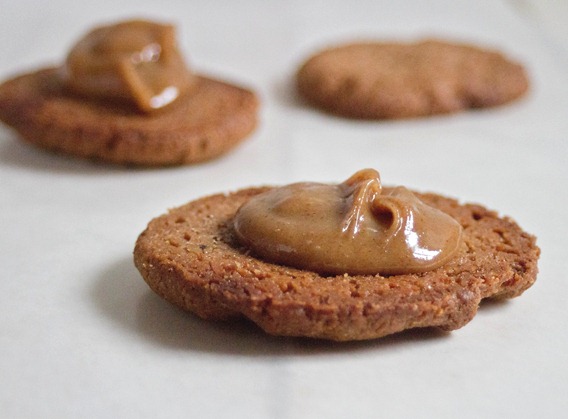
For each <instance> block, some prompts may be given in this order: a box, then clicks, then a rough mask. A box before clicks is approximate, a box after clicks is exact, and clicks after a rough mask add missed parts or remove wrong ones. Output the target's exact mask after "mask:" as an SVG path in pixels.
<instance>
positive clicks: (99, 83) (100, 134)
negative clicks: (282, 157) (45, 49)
mask: <svg viewBox="0 0 568 419" xmlns="http://www.w3.org/2000/svg"><path fill="white" fill-rule="evenodd" d="M257 108H258V100H257V98H256V96H255V94H254V93H253V92H251V91H249V90H246V89H244V88H241V87H238V86H234V85H231V84H228V83H225V82H222V81H219V80H215V79H212V78H209V77H206V76H203V75H197V74H194V73H193V72H191V71H190V70H189V69H187V67H186V66H185V63H184V62H183V58H182V57H181V55H180V54H179V52H178V51H177V49H176V47H175V38H174V30H173V27H172V26H170V25H159V24H156V23H152V22H146V21H128V22H121V23H118V24H116V25H111V26H103V27H100V28H96V29H95V30H93V31H92V32H90V33H89V34H88V35H87V36H86V37H85V38H83V39H82V40H80V41H79V42H78V43H77V45H76V46H75V47H74V48H73V49H72V50H71V52H70V53H69V55H68V57H67V60H66V62H65V64H64V65H63V66H61V67H58V68H46V69H41V70H38V71H35V72H32V73H28V74H23V75H21V76H19V77H16V78H14V79H12V80H8V81H6V82H5V83H3V84H2V85H0V120H2V121H4V122H5V123H6V124H7V125H9V126H11V127H13V128H14V129H15V130H16V131H17V132H18V133H19V134H20V137H21V138H22V139H23V140H25V141H27V142H30V143H32V144H35V145H37V146H40V147H42V148H45V149H48V150H52V151H56V152H61V153H64V154H68V155H72V156H77V157H83V158H93V159H98V160H103V161H107V162H112V163H120V164H134V165H146V166H154V165H178V164H187V163H197V162H202V161H205V160H209V159H212V158H215V157H218V156H220V155H222V154H224V153H226V152H228V151H229V150H231V149H232V148H233V147H234V146H236V145H237V144H238V143H240V142H241V141H242V140H243V139H245V138H246V137H247V136H248V135H249V134H250V133H251V132H252V131H253V130H254V128H255V126H256V120H257V116H256V114H257Z"/></svg>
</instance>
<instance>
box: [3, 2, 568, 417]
mask: <svg viewBox="0 0 568 419" xmlns="http://www.w3.org/2000/svg"><path fill="white" fill-rule="evenodd" d="M158 3H160V4H161V5H158ZM133 16H142V17H148V18H156V19H164V20H168V21H173V22H174V23H176V24H177V25H178V27H179V29H178V31H179V42H180V45H181V47H182V48H183V50H184V52H185V54H186V56H187V57H188V59H189V61H190V63H191V64H192V66H193V68H194V69H196V70H198V71H200V72H207V73H209V74H212V75H215V76H218V77H223V78H226V79H228V80H233V81H236V82H238V83H242V84H245V85H248V86H250V87H252V88H254V89H255V90H256V91H257V92H258V93H259V95H260V96H261V98H262V105H263V106H262V111H261V123H260V125H259V128H258V130H257V131H256V132H255V134H254V135H253V136H252V137H251V138H250V140H249V141H247V142H246V143H245V144H243V145H242V146H241V147H239V148H238V149H237V150H235V152H233V153H231V154H230V155H227V156H226V157H224V158H222V159H220V160H217V161H214V162H212V163H208V164H203V165H199V166H194V167H180V168H171V169H163V170H140V169H137V170H133V169H124V168H117V167H109V166H104V165H96V164H93V163H90V162H83V161H75V160H71V159H67V158H64V157H61V156H55V155H51V154H47V153H44V152H43V151H40V150H36V149H35V148H32V147H30V146H28V145H25V144H22V143H20V142H19V141H18V140H17V137H16V135H15V133H14V132H12V131H11V130H9V129H8V128H7V127H5V126H1V127H0V205H1V206H0V214H1V216H0V232H1V233H0V258H1V259H0V262H1V263H0V266H1V269H2V277H1V278H0V377H1V378H0V417H2V418H19V417H21V418H35V417H38V418H39V417H42V418H77V417H81V418H103V417H123V418H130V417H132V418H155V417H169V418H176V417H184V418H188V417H189V418H221V417H231V418H251V417H259V418H316V417H317V418H321V417H329V418H345V417H353V418H362V417H384V418H399V417H400V418H403V417H413V418H456V417H460V418H481V417H483V418H534V417H542V418H560V417H566V414H567V412H568V398H567V397H566V394H568V328H567V327H566V322H567V320H568V313H567V309H566V303H567V301H568V279H567V278H566V269H567V267H566V249H568V239H567V237H566V233H567V231H566V224H567V223H566V207H567V205H568V198H567V196H566V190H567V187H568V182H567V180H568V170H567V168H566V166H567V165H566V159H567V157H568V153H567V151H568V146H567V138H566V137H567V135H568V134H567V133H568V112H567V109H568V75H567V74H568V33H567V32H566V29H565V28H566V25H565V22H566V21H567V20H568V12H567V7H566V2H564V1H563V0H559V1H557V2H555V1H553V0H548V1H538V3H537V1H536V0H535V1H534V2H531V1H522V0H515V1H513V0H511V1H507V2H505V1H495V0H481V1H479V0H478V1H475V2H473V1H465V0H464V1H455V0H447V1H443V0H430V1H419V0H415V1H410V0H406V1H398V2H393V1H386V0H385V1H378V0H374V1H371V0H369V1H352V2H349V1H333V2H330V1H326V2H324V1H311V0H298V1H289V2H276V1H261V0H258V1H239V2H220V1H219V2H215V1H211V0H205V1H192V2H189V1H181V0H180V1H170V2H168V1H164V2H153V1H121V2H118V1H109V0H100V1H96V2H95V1H92V2H77V1H71V0H59V1H40V0H38V1H26V0H21V1H13V0H1V3H0V40H1V42H0V57H1V59H0V78H2V79H5V78H7V77H9V76H11V75H13V74H15V73H17V72H20V71H24V70H30V69H33V68H36V67H38V66H44V65H48V64H52V63H56V62H58V61H60V60H61V59H63V57H64V55H65V52H66V50H67V49H68V47H69V46H70V45H71V44H72V43H73V42H74V41H75V40H76V39H77V38H78V37H79V36H81V35H82V34H83V33H84V31H85V30H86V29H88V28H90V27H91V26H93V25H96V24H99V23H101V22H107V21H109V20H117V19H121V18H125V17H133ZM431 35H436V36H440V37H444V38H448V39H454V40H460V41H469V42H473V43H476V44H479V45H481V46H487V47H492V48H498V49H500V50H501V51H503V52H505V53H506V54H507V55H509V56H511V57H513V58H515V59H517V60H519V61H521V62H522V63H523V64H524V65H525V66H526V68H527V69H528V71H529V74H530V77H531V82H532V89H531V92H530V94H529V95H528V96H527V97H526V98H525V99H523V100H521V101H519V102H517V103H514V104H512V105H510V106H506V107H502V108H498V109H492V110H487V111H478V112H468V113H462V114H459V115H454V116H444V117H435V118H430V119H420V120H409V121H395V122H360V121H348V120H342V119H339V118H334V117H330V116H328V115H325V114H322V113H320V112H317V111H314V110H311V109H308V108H306V107H305V106H303V105H302V104H301V103H300V102H299V101H298V100H297V98H296V96H295V94H294V92H293V90H292V89H291V80H292V76H293V73H294V71H295V69H296V67H297V65H299V64H300V62H301V61H302V60H303V59H304V58H306V56H307V55H308V54H310V53H311V52H314V51H315V50H317V49H318V48H320V47H323V46H325V45H328V44H329V43H333V42H336V41H345V40H351V39H354V38H361V37H366V38H369V37H372V38H378V39H387V38H389V39H415V38H419V37H423V36H431ZM364 167H374V168H376V169H378V170H380V171H381V173H382V177H383V180H384V181H385V183H388V184H405V185H407V186H410V187H412V188H415V189H418V190H429V191H436V192H439V193H443V194H445V195H449V196H455V197H459V198H460V199H461V200H463V201H475V202H480V203H482V204H484V205H486V206H488V207H490V208H493V209H497V210H498V211H499V212H500V213H502V214H507V215H510V216H512V217H513V218H514V219H515V220H516V221H517V222H518V223H519V224H520V225H521V226H522V227H523V228H524V229H526V230H527V231H529V232H531V233H533V234H536V235H537V236H538V244H539V245H540V246H541V248H542V257H541V260H540V263H539V266H540V274H539V277H538V280H537V282H536V284H535V286H534V287H533V288H531V289H530V290H528V291H527V292H526V293H525V294H524V295H523V296H522V297H520V298H518V299H515V300H512V301H510V302H506V303H485V304H482V306H481V308H480V310H479V313H478V315H477V316H476V317H475V318H474V319H473V321H472V322H471V323H470V324H468V325H467V326H465V327H464V328H463V329H460V330H458V331H455V332H452V333H451V334H441V333H436V332H433V331H422V332H420V331H419V332H410V333H403V334H400V335H396V336H393V337H387V338H384V339H381V340H376V341H370V342H363V343H348V344H336V343H335V344H334V343H328V342H313V341H306V340H301V339H298V340H296V339H280V338H271V337H268V336H265V335H264V334H263V333H261V332H259V331H258V330H257V329H255V328H254V327H252V326H250V325H246V324H240V323H239V324H229V325H223V324H215V323H208V322H204V321H201V320H199V319H197V318H195V317H193V316H192V315H189V314H186V313H182V312H180V311H178V310H177V309H175V308H173V307H171V306H170V305H168V304H167V303H166V302H163V301H162V300H160V299H159V298H158V297H157V296H155V295H154V294H152V293H151V292H150V291H149V290H148V288H147V286H146V285H145V284H144V282H143V281H142V279H141V277H140V276H139V274H138V273H137V271H136V270H135V268H134V267H133V265H132V261H131V259H132V256H131V254H132V249H133V246H134V242H135V240H136V237H137V236H138V234H139V233H140V232H141V231H142V230H143V229H144V227H145V225H146V223H147V222H148V221H149V220H150V219H151V218H153V217H155V216H158V215H160V214H161V213H163V212H165V211H166V209H167V208H170V207H173V206H178V205H181V204H183V203H185V202H187V201H189V200H191V199H194V198H198V197H200V196H203V195H207V194H211V193H215V192H221V191H227V190H232V189H238V188H241V187H246V186H252V185H259V184H267V183H268V184H283V183H290V182H293V181H299V180H314V181H326V182H331V181H341V180H343V179H345V178H347V177H348V176H349V175H351V174H352V173H353V172H354V171H356V170H358V169H360V168H364Z"/></svg>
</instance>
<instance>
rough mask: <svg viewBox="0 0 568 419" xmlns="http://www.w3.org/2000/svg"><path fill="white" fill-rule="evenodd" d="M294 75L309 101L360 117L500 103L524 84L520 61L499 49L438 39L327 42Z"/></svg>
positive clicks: (448, 110) (390, 116)
mask: <svg viewBox="0 0 568 419" xmlns="http://www.w3.org/2000/svg"><path fill="white" fill-rule="evenodd" d="M296 81H297V88H298V91H299V93H300V94H301V95H302V96H303V97H304V98H305V99H306V100H307V101H308V102H309V103H311V104H312V105H314V106H316V107H319V108H321V109H324V110H326V111H328V112H331V113H334V114H337V115H341V116H345V117H352V118H364V119H395V118H407V117H418V116H426V115H434V114H445V113H451V112H457V111H460V110H463V109H468V108H485V107H491V106H497V105H501V104H504V103H507V102H510V101H512V100H515V99H517V98H519V97H520V96H522V95H523V94H524V93H525V92H526V91H527V89H528V86H529V82H528V79H527V75H526V74H525V70H524V69H523V67H522V66H521V65H519V64H517V63H514V62H512V61H510V60H508V59H506V58H505V57H503V56H502V55H501V54H500V53H498V52H495V51H488V50H483V49H480V48H477V47H474V46H470V45H463V44H454V43H449V42H444V41H439V40H426V41H422V42H417V43H407V44H406V43H380V42H367V43H353V44H347V45H342V46H338V47H335V48H330V49H326V50H324V51H322V52H319V53H317V54H316V55H314V56H312V57H311V58H310V59H308V60H307V62H305V63H304V64H303V65H302V66H301V68H300V69H299V71H298V73H297V77H296Z"/></svg>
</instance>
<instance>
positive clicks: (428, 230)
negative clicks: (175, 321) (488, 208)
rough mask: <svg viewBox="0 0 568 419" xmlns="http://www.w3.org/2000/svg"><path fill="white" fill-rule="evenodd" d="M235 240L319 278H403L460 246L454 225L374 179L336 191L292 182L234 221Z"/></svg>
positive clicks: (363, 177)
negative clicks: (341, 275)
mask: <svg viewBox="0 0 568 419" xmlns="http://www.w3.org/2000/svg"><path fill="white" fill-rule="evenodd" d="M234 231H235V233H236V236H237V238H238V240H239V241H240V242H241V243H242V244H243V245H244V246H246V247H248V248H250V249H251V250H252V251H253V252H254V254H256V255H257V256H259V257H261V258H263V259H266V260H268V261H271V262H275V263H279V264H283V265H288V266H293V267H297V268H300V269H308V270H312V271H315V272H319V273H322V274H343V273H348V274H366V275H368V274H383V275H393V274H405V273H418V272H425V271H429V270H432V269H435V268H437V267H439V266H441V265H443V264H445V263H446V262H448V261H449V260H450V259H451V258H452V257H453V256H455V254H456V251H457V250H458V248H459V245H460V243H461V231H462V228H461V226H460V224H459V223H458V222H457V221H455V220H454V219H453V218H452V217H450V216H449V215H447V214H445V213H443V212H441V211H439V210H438V209H435V208H432V207H430V206H428V205H426V204H425V203H424V202H422V201H421V200H420V199H418V198H417V197H416V196H415V195H414V194H413V193H412V192H410V191H409V190H408V189H406V188H404V187H397V188H394V189H391V190H388V191H386V192H385V191H383V190H382V186H381V181H380V177H379V173H378V172H377V171H375V170H372V169H365V170H361V171H359V172H357V173H356V174H354V175H353V176H352V177H350V178H349V179H347V180H346V181H345V182H343V183H341V184H338V185H327V184H320V183H295V184H292V185H288V186H284V187H281V188H274V189H271V190H269V191H267V192H265V193H262V194H260V195H258V196H256V197H254V198H252V199H251V200H249V201H248V202H247V203H245V204H244V205H243V206H242V207H241V208H240V209H239V211H238V212H237V214H236V215H235V218H234Z"/></svg>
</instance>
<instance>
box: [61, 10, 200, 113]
mask: <svg viewBox="0 0 568 419" xmlns="http://www.w3.org/2000/svg"><path fill="white" fill-rule="evenodd" d="M63 70H64V71H63V74H64V81H65V83H66V85H67V87H68V88H69V89H70V90H72V91H73V92H75V93H78V94H81V95H84V96H87V97H93V98H99V99H120V100H126V101H129V102H130V103H132V104H133V105H134V106H136V108H137V109H139V110H140V111H142V112H146V113H148V112H152V111H155V110H157V109H161V108H163V107H164V106H166V105H169V104H170V103H172V102H174V101H175V100H176V99H177V98H179V97H180V96H182V95H183V94H184V93H185V92H186V91H187V90H188V89H189V88H190V86H191V83H192V74H191V72H190V71H189V69H188V68H187V67H186V65H185V62H184V60H183V57H182V56H181V54H180V52H179V51H178V48H177V46H176V39H175V29H174V27H173V26H171V25H162V24H158V23H154V22H149V21H144V20H131V21H124V22H120V23H117V24H114V25H109V26H101V27H98V28H95V29H93V30H92V31H91V32H89V33H88V34H87V35H86V36H85V37H83V38H82V39H80V40H79V41H78V42H77V44H76V45H75V46H74V47H73V48H72V49H71V51H70V52H69V54H68V56H67V59H66V61H65V65H64V67H63Z"/></svg>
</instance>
